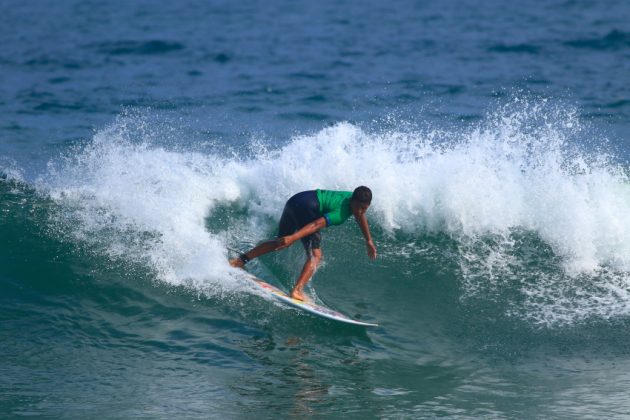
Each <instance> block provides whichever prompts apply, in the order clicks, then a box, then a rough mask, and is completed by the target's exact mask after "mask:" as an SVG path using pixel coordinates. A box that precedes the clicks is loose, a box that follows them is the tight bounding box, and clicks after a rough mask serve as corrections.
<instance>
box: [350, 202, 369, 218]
mask: <svg viewBox="0 0 630 420" xmlns="http://www.w3.org/2000/svg"><path fill="white" fill-rule="evenodd" d="M369 207H370V205H369V204H365V203H359V202H358V201H351V202H350V209H352V214H354V216H355V217H359V216H363V215H364V214H365V212H366V211H367V209H368V208H369Z"/></svg>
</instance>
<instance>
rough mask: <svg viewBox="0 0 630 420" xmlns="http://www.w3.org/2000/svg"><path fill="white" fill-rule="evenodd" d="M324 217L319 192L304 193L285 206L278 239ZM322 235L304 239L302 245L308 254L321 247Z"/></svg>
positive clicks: (312, 235) (313, 234)
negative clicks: (320, 207)
mask: <svg viewBox="0 0 630 420" xmlns="http://www.w3.org/2000/svg"><path fill="white" fill-rule="evenodd" d="M320 217H322V215H321V213H320V212H319V200H318V199H317V191H315V190H313V191H302V192H300V193H297V194H295V195H294V196H293V197H291V198H289V200H288V201H287V203H286V204H285V205H284V210H283V211H282V216H281V217H280V223H279V226H278V237H279V238H280V237H282V236H287V235H290V234H292V233H295V232H297V231H298V230H300V229H301V228H303V227H304V226H306V225H308V224H309V223H311V222H314V221H315V220H317V219H319V218H320ZM321 241H322V235H321V233H319V232H315V233H312V234H310V235H308V236H306V237H304V238H302V245H304V249H305V250H306V252H309V251H310V250H312V249H319V248H320V247H321Z"/></svg>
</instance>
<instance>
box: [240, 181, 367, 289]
mask: <svg viewBox="0 0 630 420" xmlns="http://www.w3.org/2000/svg"><path fill="white" fill-rule="evenodd" d="M371 202H372V191H371V190H370V189H369V188H368V187H364V186H361V187H357V188H356V189H355V190H354V192H350V191H330V190H310V191H302V192H300V193H297V194H295V195H294V196H293V197H291V198H290V199H289V200H288V201H287V203H286V204H285V206H284V210H283V211H282V216H281V217H280V223H279V226H278V238H277V239H273V240H270V241H266V242H263V243H261V244H260V245H258V246H256V247H254V248H253V249H251V250H250V251H248V252H246V253H244V254H241V255H239V256H238V257H237V258H234V259H233V260H231V261H230V265H231V266H232V267H243V266H244V265H245V264H247V262H248V261H250V260H253V259H254V258H257V257H260V256H261V255H264V254H267V253H269V252H272V251H277V250H280V249H283V248H286V247H288V246H290V245H291V244H292V243H293V242H295V241H297V240H298V239H300V240H301V241H302V245H303V246H304V249H305V250H306V262H305V263H304V267H303V268H302V273H301V274H300V276H299V277H298V279H297V281H296V282H295V286H294V287H293V290H291V297H292V298H294V299H300V300H303V301H305V300H306V296H305V295H304V286H306V283H308V281H309V280H310V279H311V277H312V276H313V273H314V272H315V269H316V268H317V266H318V265H319V263H320V262H321V260H322V250H321V233H320V232H319V231H320V230H321V229H323V228H325V227H328V226H335V225H340V224H342V223H343V222H345V221H346V220H347V219H348V218H349V217H350V215H351V214H352V215H354V218H355V220H356V221H357V223H358V224H359V227H360V228H361V232H362V233H363V237H364V238H365V243H366V246H367V253H368V256H369V257H370V258H371V259H375V258H376V247H375V246H374V242H373V241H372V236H371V235H370V227H369V226H368V222H367V217H366V216H365V212H366V211H367V209H368V207H370V203H371Z"/></svg>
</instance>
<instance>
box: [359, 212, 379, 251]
mask: <svg viewBox="0 0 630 420" xmlns="http://www.w3.org/2000/svg"><path fill="white" fill-rule="evenodd" d="M354 218H355V220H356V221H357V223H358V224H359V227H360V228H361V233H363V237H364V238H365V245H366V247H367V253H368V256H369V257H370V258H371V259H373V260H375V259H376V246H374V242H373V241H372V235H370V226H369V225H368V221H367V216H366V215H365V213H363V214H361V215H359V216H355V217H354Z"/></svg>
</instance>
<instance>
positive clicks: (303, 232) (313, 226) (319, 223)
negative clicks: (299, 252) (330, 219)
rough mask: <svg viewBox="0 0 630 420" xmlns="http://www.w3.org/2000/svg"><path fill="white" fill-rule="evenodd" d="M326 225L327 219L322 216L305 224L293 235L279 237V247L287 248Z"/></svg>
mask: <svg viewBox="0 0 630 420" xmlns="http://www.w3.org/2000/svg"><path fill="white" fill-rule="evenodd" d="M325 227H326V219H325V218H324V217H320V218H319V219H317V220H315V221H313V222H311V223H309V224H307V225H305V226H304V227H303V228H302V229H300V230H298V231H297V232H295V233H293V234H291V235H287V236H283V237H281V238H278V244H279V245H280V246H279V247H278V249H282V248H286V247H288V246H289V245H291V244H292V243H293V242H295V241H297V240H299V239H302V238H305V237H307V236H308V235H311V234H313V233H315V232H317V231H318V230H320V229H322V228H325Z"/></svg>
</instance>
